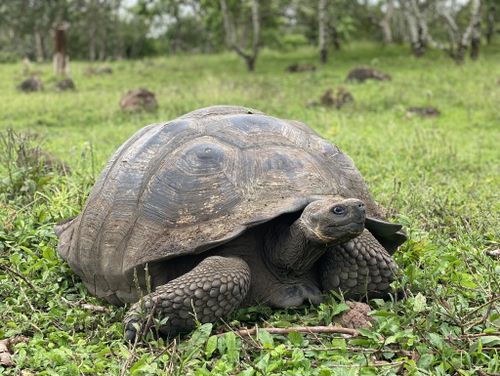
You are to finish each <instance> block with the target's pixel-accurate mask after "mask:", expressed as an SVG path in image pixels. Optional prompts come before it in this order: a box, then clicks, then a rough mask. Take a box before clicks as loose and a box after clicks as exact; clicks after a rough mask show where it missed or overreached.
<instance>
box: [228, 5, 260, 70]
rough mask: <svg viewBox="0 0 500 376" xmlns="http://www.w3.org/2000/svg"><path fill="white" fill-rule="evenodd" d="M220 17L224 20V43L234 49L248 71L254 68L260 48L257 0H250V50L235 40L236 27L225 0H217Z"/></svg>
mask: <svg viewBox="0 0 500 376" xmlns="http://www.w3.org/2000/svg"><path fill="white" fill-rule="evenodd" d="M219 3H220V7H221V12H222V19H223V22H224V31H225V34H226V44H227V46H228V47H229V48H231V49H232V50H234V51H235V52H236V53H237V54H238V55H239V56H240V57H241V58H242V59H243V60H244V61H245V63H246V65H247V68H248V71H249V72H253V71H254V70H255V63H256V61H257V56H258V54H259V49H260V18H259V1H258V0H253V1H252V34H253V35H252V46H251V50H250V52H246V51H245V50H244V49H243V48H242V47H241V46H240V45H239V44H238V42H237V40H236V39H237V38H236V31H235V30H236V28H235V25H234V23H233V20H232V18H231V15H230V13H229V9H228V7H227V3H226V0H219Z"/></svg>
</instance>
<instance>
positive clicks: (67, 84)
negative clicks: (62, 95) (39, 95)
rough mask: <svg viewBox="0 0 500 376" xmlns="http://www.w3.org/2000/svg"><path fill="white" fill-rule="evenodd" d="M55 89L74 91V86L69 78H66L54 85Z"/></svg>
mask: <svg viewBox="0 0 500 376" xmlns="http://www.w3.org/2000/svg"><path fill="white" fill-rule="evenodd" d="M56 89H57V90H59V91H67V90H75V89H76V86H75V83H74V82H73V80H72V79H71V78H66V79H64V80H62V81H59V82H58V83H57V84H56Z"/></svg>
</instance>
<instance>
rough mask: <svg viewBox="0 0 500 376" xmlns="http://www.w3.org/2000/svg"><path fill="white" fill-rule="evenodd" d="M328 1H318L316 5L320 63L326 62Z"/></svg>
mask: <svg viewBox="0 0 500 376" xmlns="http://www.w3.org/2000/svg"><path fill="white" fill-rule="evenodd" d="M327 5H328V0H319V4H318V21H319V24H318V29H319V32H318V45H319V55H320V60H321V63H323V64H325V63H326V62H327V61H328V49H327V44H326V14H327Z"/></svg>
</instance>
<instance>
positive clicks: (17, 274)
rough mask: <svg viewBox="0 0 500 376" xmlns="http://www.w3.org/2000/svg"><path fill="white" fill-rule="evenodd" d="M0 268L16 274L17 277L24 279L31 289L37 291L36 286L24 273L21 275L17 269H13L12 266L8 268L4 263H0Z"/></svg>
mask: <svg viewBox="0 0 500 376" xmlns="http://www.w3.org/2000/svg"><path fill="white" fill-rule="evenodd" d="M0 268H2V269H4V270H5V271H6V272H7V273H10V274H13V275H15V276H17V277H18V278H20V279H22V280H23V281H24V283H26V284H27V285H28V286H29V287H30V288H31V289H32V290H33V291H35V292H38V290H37V289H36V287H35V286H34V285H33V284H32V283H31V282H30V281H29V280H28V279H27V278H26V277H25V276H24V275H22V274H21V273H19V272H18V271H16V270H14V269H12V268H9V267H8V266H7V265H5V264H0Z"/></svg>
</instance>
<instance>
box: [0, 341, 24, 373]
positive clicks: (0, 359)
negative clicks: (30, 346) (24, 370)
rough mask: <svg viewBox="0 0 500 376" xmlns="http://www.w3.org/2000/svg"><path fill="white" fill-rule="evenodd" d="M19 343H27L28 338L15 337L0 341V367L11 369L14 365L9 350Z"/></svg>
mask: <svg viewBox="0 0 500 376" xmlns="http://www.w3.org/2000/svg"><path fill="white" fill-rule="evenodd" d="M21 342H24V343H26V342H28V337H25V336H15V337H12V338H7V339H3V340H1V341H0V366H4V367H13V366H14V365H15V364H14V361H13V360H12V353H11V351H12V350H11V348H12V346H14V345H16V344H18V343H21Z"/></svg>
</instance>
